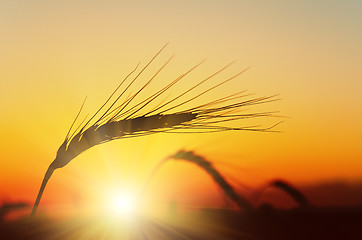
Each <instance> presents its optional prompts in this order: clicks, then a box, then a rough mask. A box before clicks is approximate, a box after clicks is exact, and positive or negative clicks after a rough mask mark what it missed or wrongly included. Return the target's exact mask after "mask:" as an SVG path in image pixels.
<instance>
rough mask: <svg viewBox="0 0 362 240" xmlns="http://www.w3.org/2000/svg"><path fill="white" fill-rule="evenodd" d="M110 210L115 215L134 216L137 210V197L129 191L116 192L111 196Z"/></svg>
mask: <svg viewBox="0 0 362 240" xmlns="http://www.w3.org/2000/svg"><path fill="white" fill-rule="evenodd" d="M108 199H109V202H108V204H109V205H108V211H109V213H110V214H111V215H114V216H127V217H130V216H133V215H135V214H136V212H137V199H136V198H135V197H134V196H133V195H132V194H129V193H115V194H112V195H110V196H109V198H108Z"/></svg>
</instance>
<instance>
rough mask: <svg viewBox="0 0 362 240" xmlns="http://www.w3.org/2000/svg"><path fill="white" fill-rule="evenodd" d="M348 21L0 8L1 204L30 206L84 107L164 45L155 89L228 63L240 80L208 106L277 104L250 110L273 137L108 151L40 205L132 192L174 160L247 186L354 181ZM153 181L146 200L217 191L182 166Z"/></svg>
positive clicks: (299, 11) (98, 152) (303, 12)
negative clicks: (255, 101)
mask: <svg viewBox="0 0 362 240" xmlns="http://www.w3.org/2000/svg"><path fill="white" fill-rule="evenodd" d="M361 10H362V4H361V3H360V1H352V0H351V1H343V2H341V1H328V2H323V1H303V2H300V3H290V2H289V1H273V3H271V2H268V1H262V2H259V3H247V2H242V1H227V2H225V1H197V3H195V2H194V1H182V2H178V3H176V2H173V1H155V2H152V3H150V2H148V1H134V2H132V3H127V4H124V3H121V2H120V1H102V2H98V3H96V2H93V1H91V2H90V1H59V2H57V3H54V2H53V1H51V2H50V1H31V2H23V1H1V3H0V30H1V38H0V89H1V94H0V103H1V104H0V106H1V116H2V117H1V119H0V132H1V139H0V152H1V158H0V159H1V161H0V198H1V197H2V198H3V199H5V200H6V199H11V200H21V199H24V200H28V201H34V199H35V196H36V193H37V191H38V188H39V185H40V183H41V180H42V178H43V174H44V172H45V170H46V168H47V167H48V165H49V164H50V163H51V161H52V160H53V159H54V157H55V153H56V150H57V148H58V147H59V145H60V144H61V141H62V139H63V138H64V136H65V134H66V131H67V130H68V128H69V125H70V124H71V122H72V120H73V119H74V116H75V114H76V113H77V111H78V109H79V107H80V104H81V102H82V101H83V99H84V97H85V96H88V102H87V104H86V106H85V112H86V113H90V114H91V113H93V112H94V111H95V109H97V107H99V106H100V104H101V103H103V101H104V100H105V99H106V98H107V96H108V95H109V94H110V93H111V92H112V90H113V89H114V88H115V87H116V86H117V84H118V83H119V81H120V80H121V79H122V77H124V76H125V75H126V74H127V73H128V72H129V71H130V70H132V69H133V67H134V66H135V65H136V64H137V63H138V62H141V63H143V64H144V63H145V62H146V61H147V60H148V59H150V58H151V57H152V56H153V54H154V53H155V52H156V51H157V50H158V49H160V47H161V46H162V45H163V44H165V43H166V42H170V44H169V46H168V47H167V49H166V50H165V51H164V52H163V54H162V56H161V57H160V61H159V62H158V63H159V65H157V66H160V62H163V61H165V60H166V59H167V58H168V57H169V56H171V55H172V54H174V53H175V54H176V56H175V59H174V60H173V62H172V63H171V64H170V66H169V67H168V68H167V69H166V70H165V74H164V75H162V77H160V79H159V80H158V81H159V83H165V82H168V81H170V79H169V78H170V77H173V78H174V77H176V76H178V75H179V74H181V73H183V72H184V71H185V70H187V69H188V68H190V67H191V66H193V65H195V64H196V63H198V62H199V61H201V60H202V59H204V58H207V61H206V62H205V63H204V64H203V65H202V66H201V67H200V68H199V70H197V71H196V72H195V74H194V75H193V76H192V77H190V78H189V79H187V80H185V81H186V83H185V84H191V83H192V82H197V81H199V80H200V79H201V77H202V76H205V75H208V74H210V73H212V72H213V71H215V69H218V68H220V67H222V66H224V65H225V64H227V63H229V62H231V61H232V60H238V62H237V63H236V64H235V65H234V66H232V68H230V70H228V73H229V74H234V73H237V72H238V71H240V70H242V69H244V68H245V67H248V66H251V69H250V70H249V71H247V73H245V74H244V75H242V76H241V77H239V78H238V79H235V80H234V81H232V82H230V83H229V84H228V85H227V86H225V87H223V88H221V89H219V90H217V91H216V92H215V95H210V98H209V99H212V98H213V97H214V96H223V95H224V94H225V95H226V94H228V93H233V91H235V90H244V89H248V90H249V92H252V93H256V96H263V95H273V94H276V93H277V94H280V96H281V98H282V100H281V101H279V102H274V103H270V104H267V105H265V106H262V109H263V110H266V111H269V110H271V111H274V110H278V111H280V112H281V114H282V115H284V116H288V117H289V118H288V119H286V121H285V122H284V123H283V124H282V125H280V126H278V130H281V131H282V132H283V133H255V132H228V133H220V134H213V135H209V134H207V135H205V134H200V135H197V136H193V135H187V136H184V135H182V136H178V135H157V136H156V135H155V136H149V137H145V138H134V139H129V140H118V141H115V142H112V143H109V144H106V145H107V146H106V145H104V146H99V147H97V148H95V149H92V150H90V151H89V152H86V153H84V154H82V155H81V156H79V157H78V158H77V159H75V160H74V161H73V162H72V163H71V164H69V165H68V166H66V167H65V168H64V169H61V170H58V171H57V172H56V173H55V174H54V176H53V178H52V179H51V181H50V182H49V185H48V186H47V190H46V193H45V195H44V199H43V200H44V201H45V202H46V201H56V202H58V203H61V202H62V201H63V200H64V201H69V199H71V198H73V197H72V196H73V195H77V194H79V195H82V196H83V197H85V198H86V196H92V195H94V194H99V191H100V190H101V189H104V188H106V187H109V186H110V185H112V184H115V185H116V186H117V188H135V189H137V188H139V187H140V186H142V184H143V181H144V180H145V178H146V176H147V174H148V173H149V171H150V169H151V168H152V166H154V165H155V164H156V163H157V162H158V161H159V160H161V159H162V158H163V157H165V156H168V155H170V154H172V153H175V152H176V151H177V150H179V149H181V148H186V149H189V150H195V151H197V152H198V153H200V154H203V155H204V156H206V157H208V158H209V159H210V160H212V161H215V162H223V163H216V164H215V165H216V166H217V167H218V168H219V169H220V170H221V171H224V172H227V173H228V174H231V175H239V178H240V179H242V180H243V181H244V182H245V183H247V184H249V185H250V186H258V185H260V184H263V182H265V181H268V180H270V179H273V178H276V177H277V178H284V179H287V180H288V181H290V182H293V183H295V184H296V185H303V184H311V183H317V182H323V181H332V180H336V179H337V180H343V181H347V182H354V181H359V180H361V176H362V161H361V159H362V150H361V147H360V146H362V144H361V143H362V140H361V136H362V127H361V125H360V122H362V97H361V94H360V93H361V89H362V85H361V83H362V71H361V68H360V63H361V60H362V32H361V30H360V29H362V28H361V22H362V15H361V14H360V13H361ZM155 87H157V86H155ZM206 100H207V99H206ZM277 121H279V120H278V119H268V120H264V122H263V123H264V124H266V125H272V124H273V123H275V122H277ZM239 123H240V124H241V125H242V124H243V122H242V121H241V122H239ZM228 164H229V167H228ZM230 164H231V165H232V166H231V167H230ZM234 166H239V167H240V168H243V169H246V170H247V171H246V172H245V173H243V172H238V171H235V167H234ZM233 168H234V170H233ZM183 171H185V172H183ZM184 176H187V178H188V180H187V181H184V180H183V177H184ZM154 181H155V182H154V183H153V185H152V186H153V189H154V191H155V193H157V194H162V191H163V190H164V189H168V191H171V192H172V191H174V190H172V188H173V187H174V186H178V187H179V188H180V189H184V190H185V191H187V188H189V187H190V186H192V188H195V189H200V188H201V189H204V190H203V191H204V192H208V191H214V192H216V193H217V189H215V188H214V187H213V186H212V184H211V183H210V180H209V179H208V177H207V176H206V175H205V174H204V173H202V172H201V171H199V170H198V169H195V168H192V167H191V166H188V165H187V164H182V163H169V165H167V166H165V167H164V168H163V169H161V172H160V174H159V175H158V176H157V177H156V179H155V180H154ZM193 181H194V182H196V183H194V182H193ZM190 182H191V183H190ZM90 183H91V184H90ZM89 185H91V187H90V186H89ZM79 189H81V190H79ZM170 189H171V190H170ZM195 191H196V190H195ZM201 192H202V191H201ZM171 195H172V193H171ZM173 197H175V196H173ZM85 201H87V200H85Z"/></svg>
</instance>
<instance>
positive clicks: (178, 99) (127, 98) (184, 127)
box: [31, 44, 277, 216]
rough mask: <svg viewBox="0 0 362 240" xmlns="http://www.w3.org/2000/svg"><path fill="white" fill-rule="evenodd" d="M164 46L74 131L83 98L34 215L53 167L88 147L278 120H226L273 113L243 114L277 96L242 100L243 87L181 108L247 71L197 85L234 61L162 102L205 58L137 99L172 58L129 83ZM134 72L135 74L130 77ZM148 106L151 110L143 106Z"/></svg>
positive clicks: (238, 128)
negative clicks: (138, 84) (144, 78)
mask: <svg viewBox="0 0 362 240" xmlns="http://www.w3.org/2000/svg"><path fill="white" fill-rule="evenodd" d="M166 46H167V44H166V45H165V46H164V47H162V48H161V50H159V51H158V52H157V53H156V54H155V55H154V56H153V58H152V59H151V60H150V61H149V62H148V63H147V64H146V65H145V66H144V67H143V68H142V69H141V70H140V71H139V72H138V73H136V71H137V68H138V66H139V65H137V66H136V68H135V69H134V70H132V71H131V72H130V73H129V74H128V75H127V76H126V77H125V78H124V79H123V80H122V81H121V83H120V84H119V85H118V87H117V88H116V89H115V90H114V92H113V93H112V94H111V95H110V97H109V98H108V99H107V101H106V102H105V103H104V104H103V105H102V106H101V107H100V108H99V109H98V110H97V111H96V112H95V114H94V115H93V116H92V117H90V118H89V119H87V118H85V119H84V120H83V121H82V122H81V123H80V124H79V125H78V127H77V128H75V130H73V127H74V125H75V123H76V121H77V119H78V118H79V116H80V113H81V111H82V108H83V105H84V102H83V105H82V107H81V109H80V110H79V112H78V114H77V116H76V118H75V120H74V121H73V123H72V125H71V127H70V129H69V131H68V133H67V135H66V137H65V140H64V142H63V143H62V145H61V146H60V147H59V149H58V152H57V155H56V158H55V160H54V161H53V162H52V163H51V164H50V166H49V168H48V169H47V171H46V173H45V176H44V179H43V182H42V184H41V187H40V190H39V193H38V196H37V198H36V201H35V203H34V206H33V210H32V212H31V215H32V216H34V215H35V213H36V211H37V208H38V205H39V202H40V199H41V196H42V194H43V192H44V189H45V186H46V184H47V182H48V180H49V178H50V177H51V175H52V174H53V172H54V170H55V169H57V168H62V167H64V166H65V165H67V164H68V163H69V162H70V161H71V160H73V159H74V158H75V157H77V156H78V155H79V154H81V153H82V152H84V151H86V150H88V149H90V148H92V147H93V146H96V145H99V144H102V143H106V142H109V141H112V140H116V139H121V138H129V137H137V136H145V135H149V134H154V133H160V132H173V133H197V132H201V133H206V132H220V131H229V130H248V131H264V132H265V131H272V129H273V127H274V126H276V125H277V124H275V125H273V126H271V127H267V128H262V127H259V126H249V127H230V126H227V125H226V124H225V123H227V122H230V121H236V120H240V119H247V118H255V117H268V116H272V115H273V112H261V113H244V114H242V113H240V111H241V110H242V109H243V108H244V107H247V106H251V105H257V104H262V103H267V102H271V101H275V100H276V99H275V96H267V97H259V98H252V99H247V100H244V101H241V100H240V99H241V98H243V97H246V96H248V95H245V94H244V92H245V91H240V92H236V93H233V94H230V95H227V96H225V97H222V98H217V99H214V100H213V101H210V102H206V103H204V104H201V105H197V106H194V107H188V108H186V107H185V105H187V104H188V103H190V102H192V101H194V100H195V99H198V98H199V97H201V96H202V95H205V94H207V93H209V92H210V91H211V90H213V89H215V88H217V87H219V86H221V85H223V84H225V83H227V82H229V81H231V80H232V79H235V78H236V77H238V76H240V75H241V74H242V73H243V72H245V71H246V69H245V70H243V71H241V72H239V73H237V74H234V75H232V76H230V77H228V78H226V79H224V80H222V81H220V82H218V83H217V84H215V85H214V86H212V87H210V88H208V89H207V90H202V91H200V90H198V89H199V88H198V87H199V86H201V85H202V84H204V83H205V82H207V81H209V80H210V79H212V78H214V77H215V76H217V75H218V74H219V73H221V72H223V71H224V70H226V69H227V68H228V67H229V66H230V65H231V64H232V63H230V64H228V65H227V66H225V67H223V68H221V69H220V70H218V71H216V72H214V73H212V74H211V75H209V76H207V77H205V78H204V79H202V80H201V81H199V82H198V83H197V84H195V85H194V86H192V87H191V88H189V89H186V90H185V91H183V92H182V93H180V94H178V95H176V96H174V97H173V98H172V99H171V100H168V101H166V102H164V100H159V99H160V96H164V93H165V92H170V89H172V86H174V85H175V84H176V83H177V82H179V81H180V80H182V79H183V78H185V77H186V76H187V75H188V74H189V73H191V72H192V71H194V70H195V69H196V68H197V67H198V66H200V65H201V64H202V63H203V62H201V63H199V64H197V65H195V66H194V67H192V68H190V69H189V70H187V71H186V72H184V73H183V74H181V75H180V76H179V77H177V78H176V79H174V80H172V81H170V82H169V83H168V84H167V85H166V86H164V87H162V88H160V90H158V91H156V92H155V93H153V94H152V95H149V96H146V97H144V96H142V99H141V100H137V99H138V98H139V96H140V94H142V93H143V91H144V89H145V88H146V87H147V86H148V85H149V84H150V83H151V82H152V81H153V80H154V79H155V78H156V77H157V75H158V74H159V73H160V72H161V71H162V70H163V69H164V68H165V67H166V66H167V65H168V64H169V62H170V61H171V60H172V58H173V56H172V57H170V58H169V59H168V60H167V61H166V62H165V63H164V64H163V65H161V66H160V67H159V68H158V69H157V70H156V71H155V73H154V74H153V75H152V77H150V78H149V79H148V80H147V81H145V83H144V85H143V86H142V87H141V88H139V89H137V90H136V91H135V93H133V92H132V88H131V87H132V86H134V83H135V82H136V80H138V79H139V78H141V76H142V74H143V73H144V71H145V70H146V69H148V68H149V67H150V65H151V63H153V62H154V60H155V59H156V58H157V56H159V54H160V53H161V52H162V51H163V49H164V48H165V47H166ZM132 75H135V76H134V77H132V78H131V76H132ZM143 95H144V94H143ZM183 98H187V100H182V99H183ZM147 107H148V109H152V110H146V109H147Z"/></svg>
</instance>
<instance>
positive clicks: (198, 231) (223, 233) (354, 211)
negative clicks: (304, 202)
mask: <svg viewBox="0 0 362 240" xmlns="http://www.w3.org/2000/svg"><path fill="white" fill-rule="evenodd" d="M0 239H47V240H48V239H49V240H50V239H59V240H60V239H95V240H98V239H140V240H143V239H145V240H146V239H154V240H162V239H172V240H173V239H195V240H196V239H207V240H209V239H278V240H283V239H288V240H292V239H297V240H298V239H303V240H305V239H318V240H320V239H328V240H330V239H344V240H349V239H355V240H358V239H362V207H343V208H342V207H341V208H309V209H293V210H276V209H273V208H270V207H266V206H265V207H262V208H260V209H258V210H253V211H249V212H243V213H240V212H235V211H230V210H228V211H227V210H215V209H204V210H201V211H198V212H194V213H188V214H182V215H180V216H177V217H176V216H173V217H168V218H167V220H166V218H165V219H162V218H150V217H141V216H139V217H134V218H133V219H132V220H130V219H128V220H125V219H123V220H122V219H118V220H116V219H113V220H110V219H107V218H106V217H97V218H96V217H92V218H73V219H63V220H50V219H46V218H40V217H37V218H34V219H31V218H30V217H25V218H20V219H17V220H13V221H2V222H1V225H0Z"/></svg>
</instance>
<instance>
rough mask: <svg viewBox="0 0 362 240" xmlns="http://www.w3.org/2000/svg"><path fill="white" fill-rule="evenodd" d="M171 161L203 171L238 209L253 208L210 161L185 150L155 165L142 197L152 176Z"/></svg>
mask: <svg viewBox="0 0 362 240" xmlns="http://www.w3.org/2000/svg"><path fill="white" fill-rule="evenodd" d="M171 159H175V160H183V161H187V162H190V163H194V164H196V165H197V166H199V167H200V168H202V169H203V170H205V171H206V173H207V174H209V175H210V177H211V178H212V179H213V180H214V181H215V183H216V184H217V185H218V186H219V187H220V188H221V189H222V190H223V191H224V193H225V195H226V196H228V197H229V198H230V199H231V200H232V201H233V202H234V203H235V204H236V205H237V206H238V207H239V209H242V210H250V209H253V206H252V205H251V204H250V203H249V201H248V200H246V199H245V198H244V197H243V196H241V195H240V194H237V193H236V192H235V190H234V188H233V187H232V186H231V185H230V184H229V182H228V181H227V180H226V179H225V177H224V176H223V175H222V174H221V173H220V172H219V171H218V170H217V169H216V168H215V167H214V166H213V164H212V163H211V162H210V161H208V160H206V159H205V158H204V157H203V156H201V155H198V154H196V153H194V152H192V151H185V150H180V151H178V152H176V153H175V154H173V155H171V156H169V157H167V158H165V159H163V160H162V161H160V162H159V163H158V164H157V165H156V167H155V168H154V169H153V171H152V172H151V174H150V176H149V177H148V179H147V181H146V185H145V186H144V188H143V191H142V195H143V194H144V193H145V191H146V190H147V187H148V184H149V183H150V181H151V179H152V178H153V177H154V175H156V173H157V172H158V171H159V169H160V168H161V166H162V165H163V164H165V163H166V162H167V161H169V160H171Z"/></svg>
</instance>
